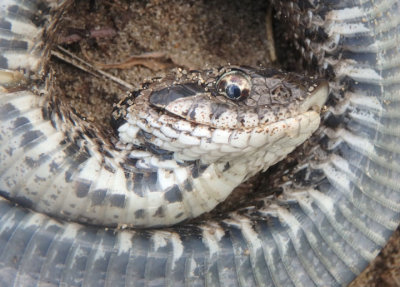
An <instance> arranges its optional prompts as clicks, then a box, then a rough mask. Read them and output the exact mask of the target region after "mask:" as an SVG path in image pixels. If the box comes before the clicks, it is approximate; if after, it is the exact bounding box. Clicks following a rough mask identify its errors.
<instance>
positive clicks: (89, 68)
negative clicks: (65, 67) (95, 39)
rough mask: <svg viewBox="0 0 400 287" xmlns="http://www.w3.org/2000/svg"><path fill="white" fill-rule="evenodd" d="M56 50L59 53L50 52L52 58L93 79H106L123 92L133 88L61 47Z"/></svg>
mask: <svg viewBox="0 0 400 287" xmlns="http://www.w3.org/2000/svg"><path fill="white" fill-rule="evenodd" d="M57 49H58V50H59V51H56V50H52V51H51V55H52V56H54V57H56V58H58V59H60V60H62V61H64V62H67V63H68V64H70V65H72V66H74V67H76V68H78V69H80V70H82V71H85V72H87V73H89V74H91V75H93V76H95V77H99V78H106V79H108V80H110V81H112V82H114V83H116V84H118V85H119V86H121V87H122V88H123V89H124V90H127V91H131V90H133V89H134V88H135V87H134V86H133V85H131V84H129V83H128V82H125V81H123V80H121V79H120V78H117V77H115V76H113V75H111V74H109V73H107V72H104V71H102V70H100V69H98V68H96V67H95V66H93V65H92V64H90V63H88V62H87V61H85V60H83V59H82V58H80V57H78V56H76V55H74V54H73V53H71V52H70V51H68V50H66V49H64V48H63V47H61V46H57Z"/></svg>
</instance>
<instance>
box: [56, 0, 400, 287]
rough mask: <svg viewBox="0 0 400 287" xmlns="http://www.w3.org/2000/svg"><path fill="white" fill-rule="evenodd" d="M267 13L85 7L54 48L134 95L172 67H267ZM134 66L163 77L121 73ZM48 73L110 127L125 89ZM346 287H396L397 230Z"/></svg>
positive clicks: (59, 71) (114, 4)
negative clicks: (98, 68)
mask: <svg viewBox="0 0 400 287" xmlns="http://www.w3.org/2000/svg"><path fill="white" fill-rule="evenodd" d="M267 9H268V5H267V3H266V2H265V1H252V0H244V1H239V0H237V1H222V0H217V1H207V0H202V1H184V0H182V1H180V0H173V1H171V0H150V1H134V2H132V3H131V1H123V0H115V1H113V0H104V1H83V0H82V1H77V3H76V4H75V6H74V7H73V9H72V11H71V13H70V14H69V15H68V17H67V19H66V22H65V25H64V27H65V28H64V31H62V33H61V34H60V37H59V43H60V45H62V46H63V47H65V48H67V49H68V50H69V51H71V52H73V53H74V54H76V55H78V56H79V57H81V58H82V59H84V60H86V61H88V62H90V63H97V64H113V65H116V64H117V66H119V67H124V69H115V68H114V69H110V70H107V72H108V73H110V74H112V75H114V76H116V77H118V78H120V79H122V80H124V81H126V82H129V83H130V84H132V85H133V86H135V87H139V86H140V83H142V82H144V81H145V80H146V79H148V78H151V77H155V76H162V75H163V74H165V72H166V71H168V68H170V67H177V66H179V67H184V68H189V69H204V68H207V67H211V66H221V65H226V64H228V63H230V64H240V65H250V66H257V65H263V66H266V65H268V64H270V61H269V51H268V48H267V47H268V42H267V37H266V35H267V32H266V14H267ZM150 52H157V53H158V54H160V53H163V54H164V57H163V58H162V61H160V59H159V58H155V57H150V58H149V59H145V60H143V58H142V57H139V58H134V59H133V60H132V56H134V55H143V54H145V53H150ZM132 62H135V63H141V64H145V65H147V66H152V67H153V68H154V66H157V67H159V66H160V65H161V66H165V67H167V69H166V70H165V69H162V70H152V69H149V68H147V67H144V66H143V65H135V66H132V67H129V68H126V67H125V66H127V65H128V64H129V65H130V64H132ZM122 64H123V65H122ZM52 66H53V68H54V69H55V71H56V79H57V82H58V84H57V86H58V88H57V89H58V93H60V94H61V95H63V96H64V97H65V98H66V99H68V101H69V103H70V104H71V106H73V107H74V108H75V109H76V110H77V111H78V113H80V114H81V115H82V116H84V117H86V118H87V119H88V120H93V121H98V122H100V123H107V122H108V119H109V116H110V115H111V112H110V111H111V110H112V104H113V103H115V102H118V101H119V99H121V98H122V97H124V95H125V94H126V89H124V88H121V86H119V85H117V84H115V83H113V82H111V81H108V80H105V79H104V78H97V77H94V76H92V75H89V74H87V73H83V72H80V71H79V70H78V69H76V68H75V67H72V66H71V65H68V64H64V63H63V62H62V61H60V60H58V59H56V58H54V57H53V60H52ZM105 126H106V125H105ZM246 188H248V187H246ZM351 286H352V287H356V286H357V287H361V286H371V287H372V286H376V287H378V286H379V287H381V286H400V231H399V230H398V231H397V232H396V233H395V235H394V236H393V237H392V239H391V240H390V241H389V243H388V245H387V246H386V248H385V249H384V250H383V251H382V252H381V254H380V255H379V256H378V258H376V260H375V261H374V262H372V263H371V265H370V266H369V267H368V268H367V269H366V270H365V271H364V272H363V273H362V274H361V275H360V276H359V277H358V278H357V279H356V280H355V281H354V282H353V283H352V284H351Z"/></svg>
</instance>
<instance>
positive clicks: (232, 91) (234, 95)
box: [225, 84, 241, 100]
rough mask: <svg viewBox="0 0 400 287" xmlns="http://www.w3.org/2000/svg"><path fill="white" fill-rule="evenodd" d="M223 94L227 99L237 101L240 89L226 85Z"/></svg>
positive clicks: (232, 85) (233, 85)
mask: <svg viewBox="0 0 400 287" xmlns="http://www.w3.org/2000/svg"><path fill="white" fill-rule="evenodd" d="M225 93H226V95H227V96H228V97H229V98H231V99H235V100H236V99H239V98H240V95H241V92H240V88H239V87H238V86H237V85H235V84H230V85H228V86H227V87H226V89H225Z"/></svg>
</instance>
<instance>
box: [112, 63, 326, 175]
mask: <svg viewBox="0 0 400 287" xmlns="http://www.w3.org/2000/svg"><path fill="white" fill-rule="evenodd" d="M172 78H173V80H171V79H172ZM328 91H329V88H328V84H327V82H326V81H324V80H320V79H315V78H312V77H306V76H303V75H297V74H294V73H285V72H282V71H279V70H276V69H271V68H258V69H253V68H247V67H224V68H221V69H214V70H205V71H193V72H185V73H183V72H179V75H174V77H170V78H166V79H162V80H157V81H155V82H154V83H152V84H150V85H148V86H147V87H146V89H143V90H140V91H138V92H136V93H135V97H131V98H130V99H129V100H128V101H125V103H127V105H126V106H125V110H124V112H123V114H124V121H123V124H121V125H120V126H119V127H118V133H119V137H120V141H121V142H122V143H124V144H128V145H129V144H134V145H135V146H136V147H137V146H142V147H143V148H144V149H146V150H148V149H149V146H151V147H152V148H151V150H152V152H154V151H156V152H159V153H160V154H165V153H171V154H172V156H173V157H174V159H176V160H178V161H180V162H184V161H195V160H200V162H201V163H202V164H206V165H207V164H210V163H213V162H225V163H226V162H228V161H229V162H230V163H232V162H233V161H238V160H239V159H240V161H243V160H244V159H245V161H246V163H242V164H245V165H246V166H250V165H251V166H252V167H251V168H250V169H249V170H250V171H249V172H248V174H249V175H252V174H254V173H256V172H258V171H259V170H261V169H266V168H267V167H268V166H270V165H271V164H274V163H275V162H277V161H278V160H280V159H282V158H283V157H284V156H286V155H287V153H288V152H290V151H292V150H293V149H294V148H295V147H296V146H298V145H299V144H301V143H302V142H303V141H304V140H306V139H307V138H308V137H309V136H310V135H311V134H312V133H313V132H314V131H315V130H316V129H317V127H318V126H319V122H320V115H319V113H320V111H321V108H322V106H323V105H324V103H325V101H326V99H327V96H328ZM243 156H244V157H243ZM255 157H257V158H255ZM259 157H261V159H260V158H259ZM250 161H257V162H258V163H257V164H255V165H252V164H250V163H249V162H250Z"/></svg>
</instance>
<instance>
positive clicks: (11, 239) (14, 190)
mask: <svg viewBox="0 0 400 287" xmlns="http://www.w3.org/2000/svg"><path fill="white" fill-rule="evenodd" d="M71 2H72V1H70V0H31V1H24V0H4V1H2V3H0V50H1V54H0V68H1V70H0V84H1V86H0V195H1V196H0V216H1V220H0V285H1V286H205V285H206V286H344V285H347V284H349V283H350V282H351V281H352V280H353V279H354V278H355V277H356V276H357V275H358V274H360V273H361V272H362V271H363V269H364V268H365V267H366V266H367V265H368V263H369V262H370V261H371V260H372V259H374V258H375V257H376V256H377V254H378V253H379V251H380V250H381V249H382V248H383V246H384V245H385V243H386V242H387V240H388V238H389V237H390V236H391V234H392V233H393V231H394V230H395V229H396V228H397V226H398V224H399V221H400V190H399V184H398V178H399V173H400V160H399V153H400V150H399V148H398V146H399V145H398V143H399V142H400V139H399V137H400V133H399V128H398V127H399V117H400V109H399V107H398V105H399V99H400V94H399V84H400V78H399V67H400V55H399V48H398V47H399V46H400V45H399V42H400V39H399V27H400V23H399V22H400V20H399V18H398V13H399V12H400V6H399V3H398V1H396V0H377V1H371V0H360V1H347V0H339V1H324V0H298V1H278V0H272V1H271V3H270V4H271V5H272V7H273V9H274V15H275V16H274V17H275V21H276V26H277V27H279V38H278V36H277V39H276V41H277V42H279V43H281V44H282V45H283V47H285V49H286V50H287V51H288V55H292V56H293V60H291V61H294V62H295V66H297V67H301V68H302V69H304V70H305V71H307V72H306V73H303V74H298V73H295V72H284V71H282V70H280V69H276V68H267V67H265V68H263V67H257V68H251V67H244V66H225V67H220V68H213V69H207V70H198V71H197V70H196V71H182V70H178V71H176V72H175V73H172V74H171V75H169V76H167V77H165V78H161V79H160V78H155V79H153V80H151V81H149V82H148V83H145V84H143V85H142V87H141V88H140V89H138V90H136V91H132V92H131V93H130V94H129V95H128V96H127V97H126V98H125V99H123V100H122V101H121V102H119V103H118V104H116V105H115V107H114V110H113V111H112V122H111V124H110V126H112V130H113V132H107V131H104V129H103V128H101V127H100V126H99V125H96V124H95V123H92V122H90V121H87V120H86V119H84V118H82V117H81V116H79V115H78V114H76V113H75V112H74V111H72V110H71V108H70V107H69V106H68V105H67V104H65V103H64V101H63V99H62V98H61V97H59V96H57V94H56V93H55V92H54V88H53V82H54V78H53V73H52V71H51V68H49V66H48V60H49V57H50V51H51V48H52V44H53V42H54V40H55V37H56V34H57V31H58V27H59V26H60V23H62V18H63V15H64V13H65V12H66V11H67V10H68V7H69V6H70V5H71ZM289 51H290V52H289ZM288 66H289V68H290V63H289V64H288ZM293 151H294V153H293V156H295V157H296V160H295V163H294V164H293V163H290V162H288V161H285V158H286V157H287V155H288V154H289V153H291V152H293ZM282 160H283V162H280V163H279V161H282ZM274 164H277V165H275V166H277V167H278V168H273V171H271V172H276V174H277V175H276V176H272V177H269V178H268V182H267V183H266V184H265V186H268V189H269V190H275V192H273V193H272V194H265V193H260V194H255V195H254V199H253V200H251V201H250V202H248V203H246V204H245V205H244V206H240V207H238V208H237V209H236V210H233V211H230V212H228V213H227V214H221V215H220V214H218V216H215V218H213V217H211V218H210V217H206V218H203V219H200V220H197V221H196V218H197V217H198V216H200V215H201V214H203V213H207V212H209V211H211V210H213V209H214V208H215V206H217V205H218V204H220V203H221V202H223V201H224V200H225V199H226V198H227V197H228V196H229V194H230V193H231V192H232V190H233V189H234V188H235V187H236V186H238V185H239V184H241V183H242V182H243V181H245V180H247V179H249V178H250V177H251V176H253V175H255V174H257V173H259V172H260V171H263V170H267V169H268V168H269V167H271V166H272V165H274Z"/></svg>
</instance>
